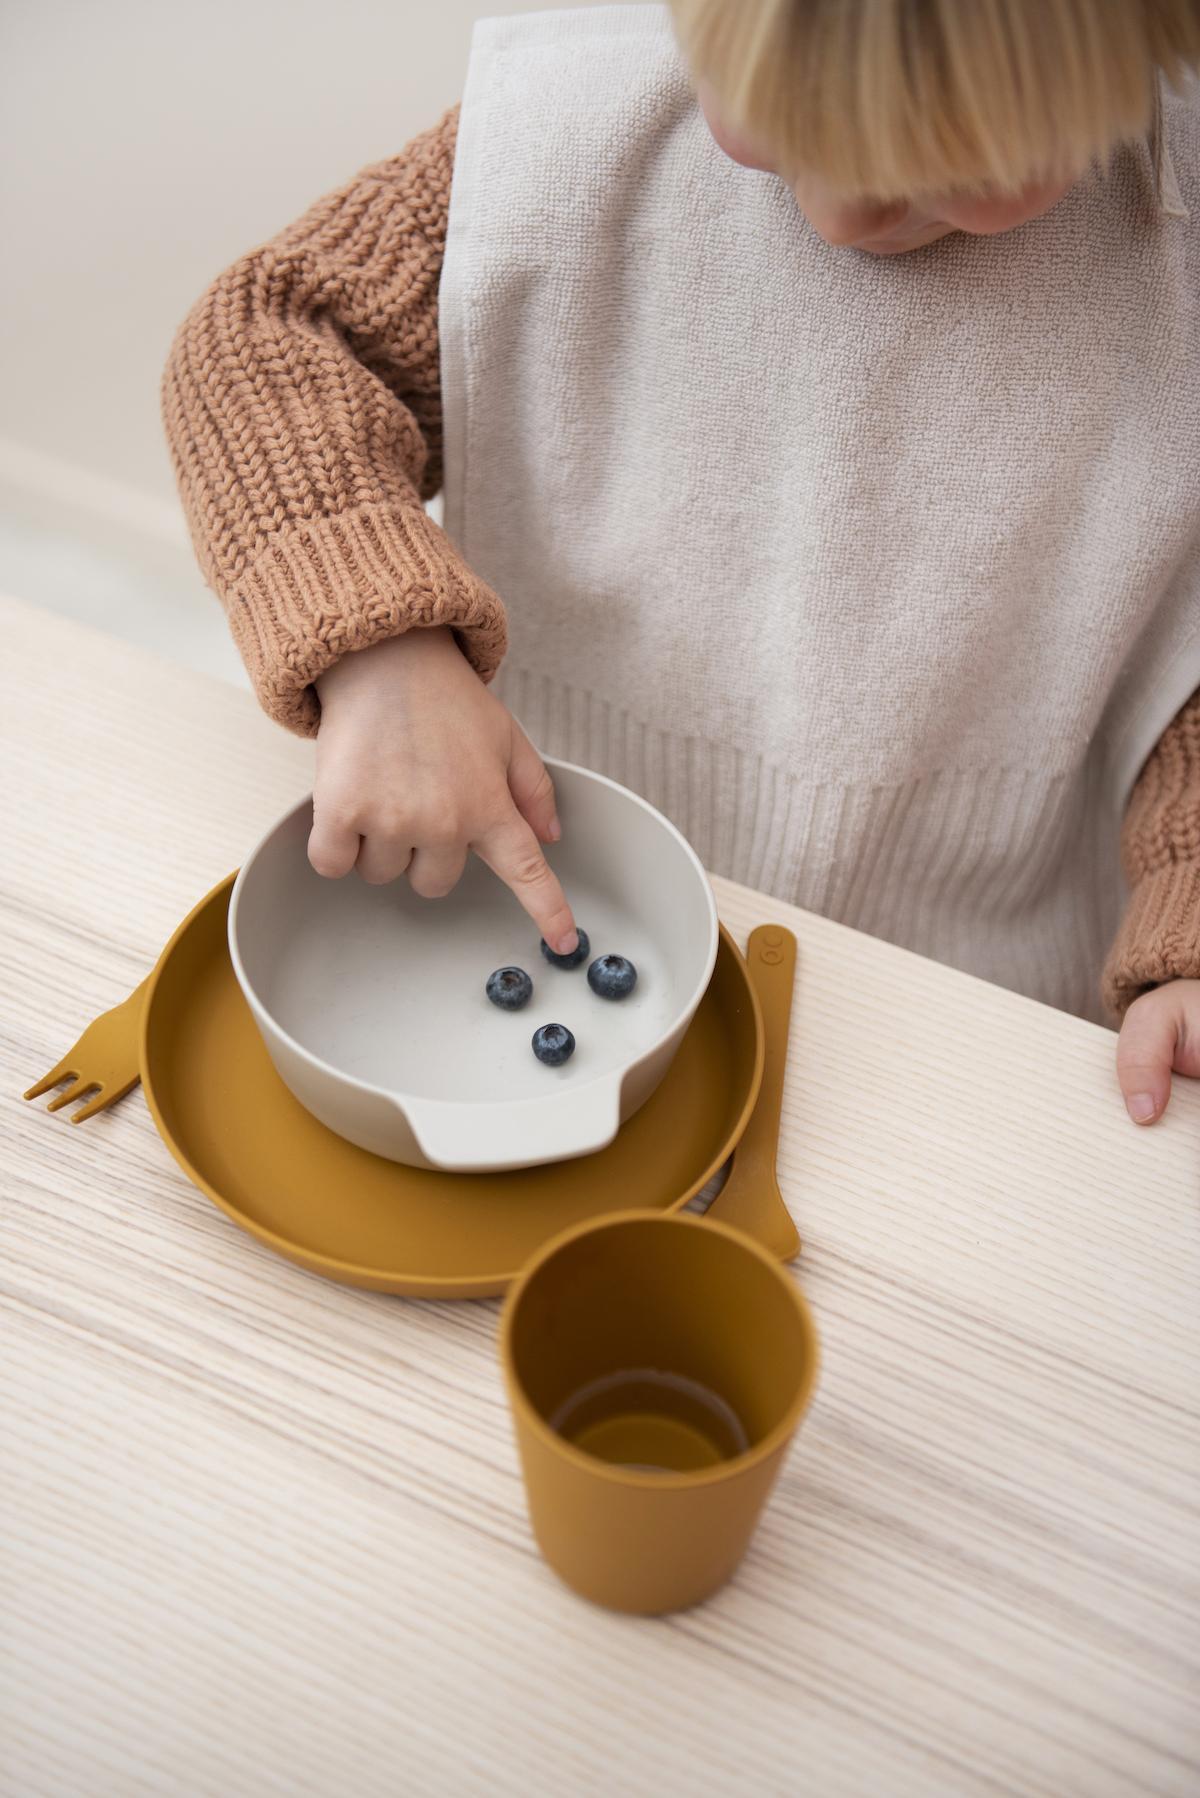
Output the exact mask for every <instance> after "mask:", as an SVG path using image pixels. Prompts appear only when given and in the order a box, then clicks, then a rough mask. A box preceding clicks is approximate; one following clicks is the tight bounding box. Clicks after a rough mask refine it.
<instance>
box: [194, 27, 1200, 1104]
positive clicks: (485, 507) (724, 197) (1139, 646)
mask: <svg viewBox="0 0 1200 1798" xmlns="http://www.w3.org/2000/svg"><path fill="white" fill-rule="evenodd" d="M673 12H674V21H673V23H674V28H675V33H677V37H678V42H677V40H676V35H675V33H673V32H672V21H670V20H669V19H668V18H667V16H666V14H665V13H663V12H661V11H660V10H659V9H658V8H650V7H611V8H602V9H597V10H591V11H579V12H569V13H554V14H543V15H539V16H533V17H530V16H525V17H522V18H518V19H512V20H504V21H496V22H493V23H491V24H488V25H485V26H482V27H480V28H479V29H478V31H477V33H476V37H475V42H474V47H473V51H472V60H471V67H470V71H469V75H468V81H467V87H466V92H465V97H464V101H463V105H462V108H461V115H460V113H459V112H458V111H457V110H456V111H455V112H453V113H451V114H450V115H448V116H447V118H445V119H444V120H443V121H442V123H441V124H440V125H439V126H437V127H436V128H435V129H433V130H432V131H430V132H428V133H427V134H426V135H424V136H423V137H421V138H418V139H417V140H416V141H415V142H414V143H412V144H410V145H409V146H408V148H407V149H406V150H404V151H402V152H401V154H400V155H399V156H397V157H395V158H393V159H391V160H389V161H386V162H383V163H380V164H378V165H375V166H373V167H371V168H368V169H366V170H364V171H363V172H362V173H361V174H360V175H359V176H358V177H356V178H355V179H354V180H353V181H351V182H350V183H348V184H347V185H346V186H345V187H343V188H341V189H339V190H338V191H337V192H334V193H332V194H330V195H329V196H328V197H327V198H325V199H323V200H321V201H319V202H317V204H316V205H315V206H314V207H313V208H312V209H311V210H310V211H309V212H308V213H307V214H306V215H305V216H304V217H303V218H302V219H300V220H299V221H297V223H295V224H294V225H292V226H290V227H289V228H288V229H287V230H285V231H283V232H281V233H280V234H279V236H278V237H276V238H275V239H273V240H272V241H271V242H269V243H267V244H265V245H263V246H261V247H259V248H258V249H256V250H254V251H252V252H251V253H250V254H248V255H247V256H245V257H243V258H242V259H241V260H240V261H239V262H237V263H235V264H234V266H233V267H232V268H230V269H229V270H227V271H226V272H225V273H224V274H223V275H222V276H220V278H219V279H218V280H217V281H215V282H214V283H213V285H212V286H211V287H210V289H209V290H208V292H207V293H206V294H205V295H204V296H203V297H202V298H201V299H200V300H199V301H198V303H197V304H196V306H195V307H194V308H193V310H192V312H191V314H190V315H189V317H188V319H187V320H186V321H185V323H184V325H183V326H182V328H181V330H180V332H179V334H178V336H177V338H176V341H175V344H174V346H173V349H172V352H171V356H170V359H169V362H168V366H167V369H166V374H165V378H164V391H163V403H164V418H165V423H166V429H167V435H168V439H169V442H170V446H171V451H172V456H173V459H174V463H175V468H176V472H177V476H178V480H179V485H180V492H181V494H182V498H183V503H184V506H185V508H186V511H187V515H188V520H189V525H190V528H191V531H192V535H193V541H194V543H195V546H196V550H197V554H198V556H199V558H200V562H201V566H202V568H203V570H204V573H205V575H206V577H207V579H208V580H209V582H210V583H211V584H212V586H213V587H214V588H215V589H216V591H217V592H218V594H219V595H220V596H221V598H222V600H223V601H224V603H225V605H226V608H227V610H228V613H229V617H230V622H231V625H232V628H233V632H234V635H235V638H236V640H237V642H238V644H239V647H240V649H241V651H242V654H243V656H244V658H245V660H246V664H247V667H248V669H249V671H250V673H251V676H252V678H253V681H254V684H255V687H256V689H257V691H258V694H259V697H260V699H261V700H262V702H263V704H264V705H265V706H266V707H267V709H268V710H269V711H270V712H271V713H272V714H273V715H274V716H275V717H276V718H278V719H279V720H280V722H282V723H284V724H286V725H288V726H290V727H291V728H293V729H295V730H298V731H301V732H304V733H307V734H314V733H316V732H317V730H318V724H319V731H320V734H319V738H318V744H317V777H316V792H315V821H314V825H313V831H312V838H311V843H310V857H311V860H312V862H313V865H314V867H316V868H317V869H318V870H319V871H320V872H321V873H322V874H326V875H330V876H335V877H336V876H339V875H342V874H345V873H347V872H348V871H349V870H350V869H351V868H352V867H357V869H358V871H359V873H360V874H361V875H362V876H363V878H365V879H367V880H371V881H388V880H392V879H396V878H398V877H399V876H401V875H406V876H407V878H408V879H409V880H410V881H411V883H412V885H413V887H414V888H415V889H416V890H417V891H418V892H419V893H422V894H425V895H427V896H429V897H431V898H432V897H436V896H439V895H442V894H445V893H447V892H449V891H450V889H451V888H452V887H453V886H454V884H455V882H456V881H457V879H458V877H459V875H460V874H461V872H462V869H463V866H464V863H465V858H466V856H467V854H468V852H470V851H474V852H475V853H477V854H478V855H480V856H481V857H482V858H483V859H484V860H485V861H486V862H487V863H488V865H489V866H490V867H492V868H493V869H495V871H496V872H497V874H499V875H500V876H501V877H502V878H503V879H505V880H506V881H507V882H508V883H509V885H510V886H511V887H512V889H513V891H514V892H515V893H516V894H517V896H518V897H519V898H520V899H521V902H522V903H523V904H524V905H525V907H526V909H527V910H528V911H529V913H530V915H531V917H532V918H533V920H534V921H535V923H536V924H537V926H538V927H539V929H540V930H541V931H542V932H543V934H544V935H545V936H546V938H547V940H548V941H549V942H550V943H551V945H552V946H557V947H559V948H561V949H569V948H570V947H571V946H573V944H574V941H575V930H574V920H573V918H572V915H571V912H570V909H569V906H568V904H567V900H566V898H565V897H564V895H563V893H562V891H561V889H560V887H559V885H558V883H557V881H556V879H555V877H554V875H553V873H552V872H551V870H550V868H549V867H548V866H547V863H546V861H545V859H544V857H543V855H542V848H541V845H543V844H547V843H553V842H554V841H555V840H556V839H557V838H558V836H559V834H560V830H559V825H558V821H557V818H556V816H555V809H554V793H553V788H552V784H551V782H550V779H549V777H548V776H547V774H546V770H545V768H544V767H543V765H542V762H541V760H540V757H539V755H538V753H537V752H536V751H535V750H534V748H533V747H532V743H531V741H530V739H531V738H532V740H533V742H536V743H537V744H538V745H539V747H540V749H541V750H542V751H544V752H545V753H547V754H555V755H559V756H566V757H568V758H570V759H574V760H577V761H580V762H584V763H586V764H588V765H589V766H591V767H595V768H599V769H601V770H602V771H603V772H606V773H609V774H611V775H613V776H614V777H615V778H617V779H619V780H621V781H624V782H625V783H627V784H628V785H631V786H633V787H635V788H637V789H638V790H639V791H641V792H643V793H644V794H645V795H646V796H647V797H648V798H649V799H651V800H652V801H653V802H654V803H656V804H658V805H659V806H661V807H662V808H663V809H664V810H665V811H666V812H667V813H668V814H670V815H671V816H672V817H673V818H674V819H675V820H676V822H677V823H678V824H679V825H680V826H681V828H682V829H683V830H684V831H685V832H686V833H687V834H688V836H689V837H690V838H691V840H692V841H693V843H694V844H695V845H696V847H697V849H698V851H699V852H700V853H701V855H702V856H703V857H704V858H705V860H706V862H707V863H708V865H709V866H710V867H712V868H714V869H715V870H716V871H718V872H720V873H724V874H729V875H732V876H733V877H734V878H737V879H741V880H743V881H745V882H747V883H749V884H751V885H754V886H758V887H761V888H764V889H765V890H767V891H769V892H772V893H775V894H777V895H779V896H780V897H781V898H784V899H787V900H790V901H792V902H794V903H796V904H799V905H803V906H808V907H811V908H813V909H816V910H819V911H822V912H824V913H826V914H827V915H829V916H832V917H836V918H839V919H842V920H843V921H845V922H847V923H849V924H852V925H854V926H856V927H857V928H860V929H864V930H869V931H871V932H873V933H875V934H878V935H881V936H885V937H887V938H889V939H890V940H891V941H893V942H898V943H901V944H904V945H905V946H907V947H909V948H911V949H915V950H917V951H919V952H920V953H922V954H925V955H931V956H935V957H937V958H938V959H940V960H943V961H946V962H950V963H952V964H954V965H955V966H958V967H961V968H965V969H967V970H969V971H971V972H973V973H976V974H979V975H982V976H984V977H985V978H987V979H990V980H996V981H1001V982H1003V983H1005V984H1007V985H1010V986H1012V987H1015V988H1017V989H1018V990H1020V991H1023V992H1025V993H1028V994H1031V995H1032V996H1034V997H1036V998H1040V999H1043V1000H1045V1001H1047V1002H1049V1003H1052V1004H1056V1005H1061V1006H1065V1007H1067V1008H1068V1009H1071V1010H1074V1011H1076V1012H1078V1013H1080V1014H1082V1015H1084V1016H1091V1015H1096V1013H1097V1011H1098V1006H1099V995H1100V991H1101V977H1102V976H1103V981H1102V985H1103V994H1104V997H1105V1000H1106V1002H1107V1004H1108V1007H1109V1008H1110V1010H1111V1011H1112V1012H1113V1013H1114V1014H1118V1015H1120V1014H1122V1013H1123V1014H1124V1022H1123V1025H1122V1030H1121V1036H1120V1039H1119V1044H1118V1072H1119V1075H1120V1080H1121V1086H1122V1090H1123V1092H1124V1095H1125V1099H1126V1104H1127V1106H1128V1109H1129V1112H1130V1115H1131V1116H1132V1117H1133V1118H1134V1119H1135V1120H1136V1121H1137V1122H1139V1123H1148V1122H1152V1121H1153V1120H1154V1119H1156V1118H1157V1117H1158V1116H1159V1115H1160V1114H1161V1112H1162V1110H1163V1108H1164V1106H1165V1104H1166V1102H1167V1097H1168V1094H1169V1090H1170V1073H1171V1068H1172V1065H1174V1067H1175V1069H1176V1070H1177V1071H1178V1072H1180V1073H1185V1074H1193V1075H1200V978H1198V977H1200V691H1198V689H1200V559H1198V552H1197V544H1198V543H1200V534H1198V533H1200V267H1198V266H1197V265H1198V262H1200V117H1198V115H1197V110H1196V108H1195V107H1194V105H1193V104H1192V103H1191V102H1190V101H1189V100H1186V99H1183V98H1180V97H1178V96H1176V95H1174V94H1171V93H1170V92H1168V91H1167V90H1166V89H1165V87H1164V81H1163V77H1164V75H1165V76H1167V77H1170V78H1172V79H1174V80H1176V81H1178V80H1179V79H1181V78H1182V77H1183V76H1184V75H1185V72H1186V69H1187V68H1188V67H1189V66H1190V65H1192V64H1193V63H1194V62H1195V61H1196V60H1197V58H1200V0H1122V4H1121V5H1119V6H1114V5H1112V4H1110V3H1109V0H975V3H974V4H972V5H971V6H969V7H967V6H963V5H961V4H960V0H874V3H870V4H869V3H868V0H675V4H674V6H673ZM680 46H681V47H682V53H681V49H680ZM689 69H690V72H691V73H690V76H689ZM693 81H694V82H695V84H696V86H695V88H693ZM697 92H698V95H699V103H697V98H696V94H697ZM439 351H440V355H439ZM443 475H444V486H445V492H446V520H447V533H446V534H443V533H442V531H441V530H439V528H438V527H437V526H436V525H435V524H434V523H433V522H432V521H431V520H430V519H429V517H428V516H427V515H426V513H425V511H424V510H423V506H422V500H423V499H425V498H428V497H429V496H430V495H432V494H433V493H435V492H436V491H437V490H438V489H439V488H440V487H441V486H442V485H443ZM501 596H502V597H501ZM502 599H503V602H504V603H503V604H502ZM505 605H507V607H508V612H507V616H506V612H505ZM510 635H511V647H509V648H508V653H507V656H506V654H505V652H506V645H508V643H509V638H510ZM502 662H503V668H501V663H502ZM493 677H496V678H493ZM509 706H511V708H512V710H511V711H510V710H509V709H508V707H509ZM517 718H520V719H521V721H522V723H521V724H518V723H517V721H516V720H517ZM522 725H523V726H524V729H523V728H522ZM526 731H528V732H529V735H526ZM1122 854H1123V857H1124V862H1125V868H1126V871H1127V874H1128V878H1129V881H1130V883H1131V891H1130V892H1129V894H1128V895H1124V894H1123V893H1122V890H1121V885H1120V859H1121V855H1122Z"/></svg>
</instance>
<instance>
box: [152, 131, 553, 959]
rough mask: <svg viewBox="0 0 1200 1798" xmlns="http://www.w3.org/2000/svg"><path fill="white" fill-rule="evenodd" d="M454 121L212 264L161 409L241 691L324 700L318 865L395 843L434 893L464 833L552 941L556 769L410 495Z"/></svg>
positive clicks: (424, 488)
mask: <svg viewBox="0 0 1200 1798" xmlns="http://www.w3.org/2000/svg"><path fill="white" fill-rule="evenodd" d="M456 128H457V114H456V112H452V113H450V114H448V115H447V116H446V118H445V119H443V120H442V122H441V124H440V125H438V126H436V127H435V128H434V129H433V130H432V131H429V132H426V133H425V134H424V135H423V136H422V137H420V138H417V139H415V140H414V142H413V143H412V144H410V145H409V146H408V147H407V149H406V150H404V151H402V152H401V154H400V155H399V156H397V157H394V158H392V159H390V160H389V161H387V162H382V163H379V164H376V165H373V166H372V167H370V168H367V169H364V170H363V171H362V172H361V173H360V174H359V175H357V176H356V177H355V178H354V180H352V181H350V182H349V183H347V185H346V186H344V187H343V188H341V189H339V190H338V191H337V192H335V193H332V194H330V195H328V196H327V197H326V198H324V199H322V200H320V201H318V202H317V204H316V205H314V206H312V207H311V208H310V209H309V211H308V212H307V213H305V214H304V216H303V217H302V218H301V219H299V220H297V222H296V223H295V224H293V225H291V226H289V227H288V228H287V229H286V230H284V231H282V232H281V233H280V234H279V235H278V236H277V237H275V238H273V239H272V240H271V241H270V242H268V243H266V244H263V245H261V246H259V248H258V249H256V250H254V251H252V252H251V253H250V254H248V255H247V256H244V257H242V258H241V260H240V261H238V262H236V263H235V264H233V266H232V267H231V268H229V269H228V270H226V271H225V273H224V274H222V275H221V276H219V277H218V279H217V280H216V281H214V282H213V284H212V285H211V287H210V288H209V289H208V291H207V292H206V293H205V294H204V295H203V296H202V297H201V298H200V300H199V301H198V302H197V303H196V305H195V306H194V307H193V308H192V311H191V312H190V313H189V315H188V317H187V319H186V320H185V322H184V324H183V325H182V327H181V328H180V330H179V332H178V334H177V336H176V339H175V342H174V344H173V346H172V349H171V353H170V357H169V359H168V362H167V366H166V370H165V372H164V376H163V386H162V406H163V421H164V425H165V428H166V434H167V440H168V444H169V447H170V451H171V456H172V461H173V464H174V467H175V473H176V478H177V481H178V484H179V491H180V496H181V499H182V501H183V507H184V511H185V514H186V516H187V520H188V526H189V529H190V531H191V535H192V541H193V544H194V546H195V550H196V555H197V558H198V560H199V563H200V566H201V569H202V571H203V573H204V576H205V578H206V579H207V581H208V583H209V585H210V586H212V587H213V588H214V589H215V591H216V592H217V594H218V595H219V597H220V598H221V600H222V602H223V603H224V605H225V609H226V612H227V613H228V616H229V621H230V626H231V629H232V631H233V635H234V639H235V641H236V642H237V645H238V648H239V650H240V651H241V654H242V658H243V660H244V661H245V664H246V667H247V670H248V671H249V674H250V677H251V680H252V682H253V684H254V688H255V691H256V693H257V695H258V697H259V700H260V701H261V703H262V704H263V706H264V707H265V708H266V710H267V711H268V712H269V713H270V714H271V716H272V717H274V718H275V719H277V720H278V721H279V722H280V723H281V724H284V725H287V726H288V727H289V728H290V729H292V730H296V731H299V732H301V733H302V734H304V735H309V736H311V735H314V734H316V733H317V730H318V724H319V723H320V726H321V730H320V739H319V745H318V752H317V781H316V813H317V827H316V829H315V830H314V833H313V842H312V845H311V849H310V853H311V854H312V859H313V861H314V865H316V866H317V867H319V868H320V869H321V870H322V871H323V872H328V873H331V874H332V873H341V872H345V871H346V870H347V869H348V868H349V867H350V866H353V865H355V863H357V865H358V866H359V868H360V871H361V872H362V873H363V875H364V876H365V877H366V878H367V879H372V880H375V879H389V878H393V877H394V875H395V874H397V873H400V872H402V871H404V870H405V868H407V867H409V866H410V858H411V871H410V878H411V879H412V882H413V885H414V886H415V887H416V888H417V890H418V891H420V892H424V893H428V894H430V895H431V896H432V895H434V894H436V893H440V892H444V891H447V890H448V887H449V886H450V885H452V884H453V879H454V878H456V877H457V872H459V871H461V867H462V862H463V859H464V857H465V855H466V852H467V849H468V848H469V847H470V848H475V849H477V850H478V852H479V853H480V854H481V855H482V856H483V857H484V859H485V860H487V861H488V862H489V863H490V864H491V865H492V866H493V867H495V868H496V869H497V871H498V872H499V873H500V874H501V875H502V877H503V878H504V879H505V880H507V881H508V883H509V885H510V886H512V888H513V890H514V892H516V893H517V896H518V897H519V898H520V899H521V902H522V904H524V905H525V907H526V909H527V910H528V911H529V912H530V914H531V916H532V917H533V918H534V920H535V922H536V923H537V924H538V926H539V927H540V929H541V931H542V934H543V935H544V936H545V937H546V938H547V940H548V941H549V942H550V943H551V945H552V946H557V947H559V948H562V949H564V950H568V949H570V948H572V947H573V946H574V942H575V937H574V925H573V922H572V919H571V914H570V910H569V908H568V906H567V903H566V900H565V898H564V897H563V894H562V891H561V889H560V888H559V885H558V882H557V881H556V880H555V878H554V876H553V874H552V873H551V872H550V870H549V868H548V867H547V865H546V862H545V860H544V858H543V856H542V852H541V848H540V844H539V840H540V841H542V842H544V841H551V840H553V835H554V825H553V819H554V798H553V790H552V788H551V786H550V782H549V778H548V776H547V775H546V772H545V769H544V768H543V767H542V764H541V762H540V760H539V759H538V757H537V755H536V753H535V752H534V750H533V749H532V747H531V746H530V745H529V743H528V741H527V740H526V739H525V737H524V736H523V734H522V733H521V732H520V730H519V727H518V726H516V724H515V723H514V721H513V720H512V719H511V718H510V717H509V714H508V713H507V712H506V711H505V710H504V708H503V706H501V705H500V703H499V701H498V700H496V699H494V698H493V697H492V696H491V695H489V694H488V693H487V691H486V688H485V686H484V685H483V683H484V682H486V681H488V680H490V678H491V676H492V675H493V674H494V673H495V671H496V669H497V667H498V666H499V664H500V660H501V657H502V656H503V653H504V648H505V641H506V631H505V619H504V609H503V606H502V605H501V603H500V601H499V599H498V598H497V596H496V595H495V594H494V593H493V592H492V591H491V590H490V589H489V588H488V587H487V586H486V585H485V584H484V583H483V582H482V581H480V580H479V579H477V577H476V576H475V575H474V574H473V573H472V571H471V570H470V569H469V568H468V567H467V566H466V564H465V563H464V562H463V561H462V559H461V558H460V557H459V556H458V555H457V554H456V552H455V550H454V547H453V545H452V544H451V543H450V541H449V540H448V538H447V537H446V536H445V535H444V533H443V532H442V531H441V530H440V529H439V528H438V526H437V525H436V524H435V523H434V522H433V520H432V519H431V518H429V517H428V515H427V514H426V512H425V510H424V506H423V503H422V502H423V500H424V499H425V498H428V497H429V495H430V494H432V493H434V492H436V491H437V489H438V487H439V486H440V484H441V395H440V387H439V366H438V332H437V293H438V282H439V278H440V275H441V268H442V258H443V252H444V247H445V235H446V221H447V214H448V208H449V194H450V179H451V173H452V166H453V157H454V142H455V133H456ZM418 627H420V628H418ZM417 639H421V641H419V642H418V641H417ZM435 698H436V703H435V702H434V701H435Z"/></svg>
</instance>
